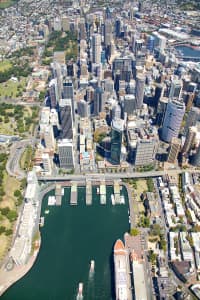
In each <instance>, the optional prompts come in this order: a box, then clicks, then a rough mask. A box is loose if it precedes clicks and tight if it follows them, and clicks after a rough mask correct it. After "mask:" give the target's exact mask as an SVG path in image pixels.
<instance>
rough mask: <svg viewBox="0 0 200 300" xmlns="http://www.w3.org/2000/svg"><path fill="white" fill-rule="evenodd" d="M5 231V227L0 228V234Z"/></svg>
mask: <svg viewBox="0 0 200 300" xmlns="http://www.w3.org/2000/svg"><path fill="white" fill-rule="evenodd" d="M5 230H6V227H4V226H0V234H2V233H4V232H5Z"/></svg>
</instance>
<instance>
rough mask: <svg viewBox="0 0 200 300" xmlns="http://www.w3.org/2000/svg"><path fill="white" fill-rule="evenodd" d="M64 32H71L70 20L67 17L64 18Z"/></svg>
mask: <svg viewBox="0 0 200 300" xmlns="http://www.w3.org/2000/svg"><path fill="white" fill-rule="evenodd" d="M62 30H63V31H69V18H68V17H67V16H63V17H62Z"/></svg>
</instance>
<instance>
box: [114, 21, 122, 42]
mask: <svg viewBox="0 0 200 300" xmlns="http://www.w3.org/2000/svg"><path fill="white" fill-rule="evenodd" d="M115 36H116V37H118V38H119V37H120V36H121V20H120V19H117V20H116V21H115Z"/></svg>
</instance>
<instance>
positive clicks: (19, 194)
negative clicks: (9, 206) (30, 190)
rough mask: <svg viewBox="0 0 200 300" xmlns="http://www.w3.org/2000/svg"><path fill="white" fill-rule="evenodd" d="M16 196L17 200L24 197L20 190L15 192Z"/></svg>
mask: <svg viewBox="0 0 200 300" xmlns="http://www.w3.org/2000/svg"><path fill="white" fill-rule="evenodd" d="M14 196H15V197H17V198H18V197H21V196H22V193H21V191H20V190H15V191H14Z"/></svg>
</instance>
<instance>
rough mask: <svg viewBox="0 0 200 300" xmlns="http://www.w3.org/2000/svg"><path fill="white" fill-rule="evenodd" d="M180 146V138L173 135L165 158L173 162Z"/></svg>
mask: <svg viewBox="0 0 200 300" xmlns="http://www.w3.org/2000/svg"><path fill="white" fill-rule="evenodd" d="M180 148H181V139H178V138H176V137H173V138H172V140H171V144H170V149H169V155H168V159H167V161H168V162H169V163H172V164H174V163H175V162H176V159H177V157H178V153H179V151H180Z"/></svg>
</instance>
